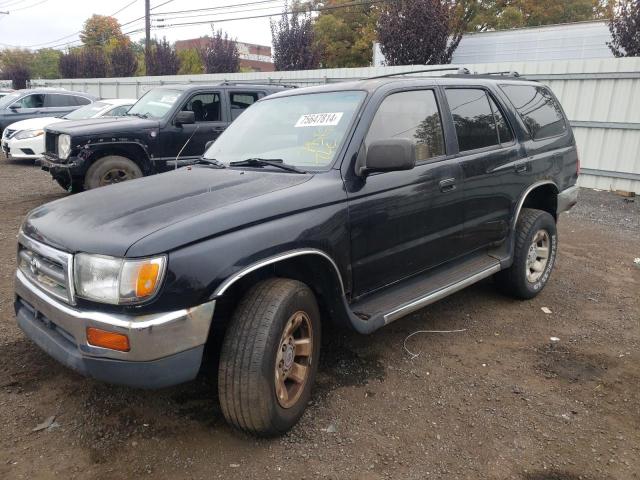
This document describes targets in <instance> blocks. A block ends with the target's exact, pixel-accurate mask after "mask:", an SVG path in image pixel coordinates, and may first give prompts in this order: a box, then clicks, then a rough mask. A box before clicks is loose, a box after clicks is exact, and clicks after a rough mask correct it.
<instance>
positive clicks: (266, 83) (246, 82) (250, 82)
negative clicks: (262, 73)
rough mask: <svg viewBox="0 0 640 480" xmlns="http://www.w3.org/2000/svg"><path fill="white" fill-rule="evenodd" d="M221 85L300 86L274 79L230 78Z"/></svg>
mask: <svg viewBox="0 0 640 480" xmlns="http://www.w3.org/2000/svg"><path fill="white" fill-rule="evenodd" d="M220 85H226V86H230V87H233V86H243V87H244V86H256V87H264V86H273V87H288V88H298V86H297V85H291V84H288V83H280V82H277V81H276V82H274V81H273V80H271V81H268V82H256V81H255V80H247V81H242V80H236V81H229V80H224V81H223V82H221V83H220Z"/></svg>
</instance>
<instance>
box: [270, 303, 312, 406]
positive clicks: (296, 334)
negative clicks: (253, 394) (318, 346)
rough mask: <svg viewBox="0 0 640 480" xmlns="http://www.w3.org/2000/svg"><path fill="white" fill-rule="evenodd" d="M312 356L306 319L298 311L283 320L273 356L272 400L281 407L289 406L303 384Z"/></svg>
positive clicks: (307, 320) (304, 383) (307, 375)
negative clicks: (273, 381)
mask: <svg viewBox="0 0 640 480" xmlns="http://www.w3.org/2000/svg"><path fill="white" fill-rule="evenodd" d="M312 355H313V329H312V327H311V319H310V318H309V316H308V315H307V314H306V313H305V312H303V311H301V310H299V311H297V312H296V313H294V314H293V315H291V317H290V318H289V320H288V321H287V324H286V326H285V328H284V330H283V332H282V337H281V338H280V345H279V347H278V353H277V355H276V372H275V383H276V397H277V398H278V403H279V404H280V406H281V407H282V408H291V407H293V406H294V405H295V404H296V402H297V401H298V399H299V398H300V395H302V392H303V391H304V387H305V385H306V383H307V379H308V378H309V372H310V370H311V358H312Z"/></svg>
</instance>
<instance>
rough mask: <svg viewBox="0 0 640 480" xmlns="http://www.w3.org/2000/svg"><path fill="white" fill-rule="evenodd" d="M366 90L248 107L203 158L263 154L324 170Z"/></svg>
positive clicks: (275, 100) (236, 158) (281, 99)
mask: <svg viewBox="0 0 640 480" xmlns="http://www.w3.org/2000/svg"><path fill="white" fill-rule="evenodd" d="M365 95H366V94H365V92H362V91H343V92H328V93H312V94H307V95H292V96H289V97H279V98H273V99H266V100H263V101H260V102H257V103H255V104H254V105H252V106H251V107H249V108H248V109H247V110H246V111H245V112H244V113H243V114H242V115H240V116H239V117H238V119H237V120H236V121H235V122H233V123H232V124H231V125H230V126H229V128H227V130H226V131H225V132H224V133H223V134H222V135H221V136H220V138H218V140H216V142H215V143H214V144H213V145H212V146H211V147H210V148H209V150H207V152H206V153H205V155H204V157H205V158H208V159H216V160H219V161H220V162H223V163H225V164H227V165H228V164H229V163H231V162H237V161H241V160H246V159H249V158H262V159H266V160H274V159H277V160H282V161H283V162H284V163H286V164H289V165H294V166H297V167H301V168H302V169H305V170H307V169H311V170H313V169H326V168H327V167H329V166H330V165H331V164H332V163H333V161H334V160H335V155H336V152H337V151H338V149H339V148H340V146H341V145H342V142H343V141H344V137H345V135H346V132H347V129H348V128H349V125H350V124H351V121H352V119H353V116H354V115H355V113H356V112H357V110H358V108H359V106H360V104H361V103H362V100H363V99H364V97H365Z"/></svg>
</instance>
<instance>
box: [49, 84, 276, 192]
mask: <svg viewBox="0 0 640 480" xmlns="http://www.w3.org/2000/svg"><path fill="white" fill-rule="evenodd" d="M284 89H285V87H283V86H275V85H248V84H233V83H228V82H225V83H220V84H214V85H171V86H166V87H158V88H154V89H153V90H150V91H149V92H147V93H146V94H145V95H144V96H143V97H142V98H140V100H138V102H137V103H136V104H135V105H134V106H133V107H131V109H130V110H129V111H128V113H127V115H126V116H125V117H124V118H123V117H120V118H106V117H105V118H98V119H91V120H82V121H76V122H65V123H58V124H56V125H53V126H51V127H49V128H46V129H45V132H46V138H45V145H46V151H45V155H44V159H43V160H42V168H43V169H44V170H47V171H49V172H50V173H51V175H52V176H53V178H54V179H55V180H56V181H57V182H58V183H59V184H60V186H62V187H63V188H64V189H65V190H69V191H73V192H77V191H81V190H83V189H86V190H89V189H92V188H96V187H101V186H104V185H110V184H112V183H120V182H123V181H125V180H131V179H134V178H138V177H142V176H145V175H152V174H154V173H159V172H163V171H165V170H167V169H170V168H172V167H175V166H177V165H184V164H187V163H190V162H191V161H193V160H194V159H197V158H199V157H200V156H202V154H203V152H204V150H205V146H206V144H207V143H208V142H211V141H213V140H215V139H216V138H217V137H218V136H219V135H220V134H221V133H222V132H223V131H224V129H225V128H227V126H228V125H229V124H230V123H231V122H232V121H234V120H235V119H236V118H238V116H239V115H240V114H241V113H242V112H243V111H244V110H245V109H246V108H247V107H249V106H250V105H252V104H253V103H254V102H257V101H258V100H259V99H261V98H262V97H265V96H267V95H269V94H271V93H275V92H279V91H282V90H284Z"/></svg>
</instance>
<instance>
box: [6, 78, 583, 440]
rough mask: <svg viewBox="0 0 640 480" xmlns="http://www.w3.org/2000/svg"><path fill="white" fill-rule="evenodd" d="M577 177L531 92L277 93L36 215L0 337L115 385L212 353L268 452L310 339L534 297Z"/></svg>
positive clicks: (242, 420) (302, 373)
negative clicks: (133, 177)
mask: <svg viewBox="0 0 640 480" xmlns="http://www.w3.org/2000/svg"><path fill="white" fill-rule="evenodd" d="M153 98H158V96H154V97H153ZM154 101H157V100H154ZM161 103H162V102H161ZM162 104H163V105H164V103H162ZM147 105H148V104H147ZM163 108H164V107H163ZM138 111H139V110H138ZM74 143H75V142H74ZM578 173H579V161H578V155H577V152H576V144H575V141H574V136H573V134H572V132H571V127H570V126H569V122H568V120H567V118H566V116H565V115H564V113H563V111H562V108H561V107H560V104H559V103H558V101H557V99H556V98H555V96H554V95H553V94H552V93H551V91H550V90H549V89H548V88H547V87H545V86H543V85H541V84H540V83H537V82H533V81H526V80H522V79H518V78H516V77H511V76H499V77H494V76H475V75H453V76H449V77H440V78H419V79H418V78H413V79H394V78H377V79H370V80H364V81H355V82H347V83H342V84H332V85H323V86H318V87H310V88H303V89H299V90H290V91H285V92H280V93H277V94H275V95H271V96H269V97H267V98H264V99H262V100H260V101H258V102H257V103H256V104H255V105H254V106H252V107H251V108H250V109H248V110H247V111H246V112H245V113H244V114H243V115H242V116H240V118H238V120H237V121H236V122H234V123H233V124H231V125H230V126H229V128H228V129H227V130H226V131H225V132H224V134H223V135H222V136H221V137H220V138H219V139H218V140H217V141H216V142H215V143H214V144H213V145H212V146H211V147H210V148H209V149H208V150H207V152H206V153H205V155H204V157H203V158H202V159H201V160H200V161H199V162H198V163H197V164H195V165H192V166H189V167H186V168H181V169H178V170H177V171H175V172H168V173H164V174H162V175H157V176H155V177H149V178H143V179H140V180H137V181H135V182H126V183H123V184H120V185H113V186H110V187H107V188H100V189H97V190H94V191H89V192H85V193H83V194H80V196H74V197H67V198H64V199H61V200H57V201H55V202H52V203H49V204H46V205H44V206H41V207H38V208H36V209H35V210H33V211H32V212H31V213H30V214H29V215H28V216H27V218H26V219H25V221H24V223H23V225H22V229H21V231H20V233H19V238H18V241H19V245H18V259H19V264H18V270H17V274H16V276H17V278H16V303H15V307H16V315H17V322H18V325H19V326H20V327H21V328H22V329H23V330H24V332H25V333H26V334H27V336H28V337H30V338H31V339H32V340H33V341H34V342H35V343H36V344H38V345H39V346H40V347H41V348H42V349H43V350H45V351H46V352H48V353H49V354H50V355H52V356H53V357H54V358H56V359H57V360H59V361H60V362H62V363H63V364H65V365H67V366H68V367H70V368H72V369H74V370H76V371H78V372H80V373H82V374H84V375H87V376H91V377H94V378H96V379H99V380H103V381H106V382H112V383H118V384H124V385H130V386H134V387H145V388H155V387H165V386H168V385H174V384H177V383H181V382H185V381H188V380H190V379H192V378H194V377H195V376H196V374H197V373H198V371H199V370H200V366H201V362H202V361H203V358H208V357H203V351H204V348H205V346H207V345H208V346H212V347H213V346H215V345H217V344H221V349H220V352H219V362H218V363H217V368H218V394H219V399H220V405H221V408H222V412H223V414H224V416H225V418H226V419H227V420H228V421H229V422H230V423H231V424H232V425H233V426H235V427H237V428H239V429H242V430H245V431H247V432H251V433H253V434H257V435H275V434H281V433H282V432H285V431H286V430H288V429H289V428H291V427H292V426H293V425H294V424H295V423H296V422H297V420H298V419H299V418H300V416H301V415H302V413H303V411H304V409H305V407H306V405H307V403H308V401H309V398H310V392H311V387H312V385H313V382H314V377H315V375H316V371H317V368H318V358H319V356H320V345H321V342H320V335H321V332H322V331H323V329H324V326H325V324H326V323H327V322H329V321H332V322H335V323H337V324H339V325H344V326H349V327H351V328H353V329H355V330H356V331H358V332H360V333H371V332H373V331H376V330H377V329H379V328H381V327H384V326H385V325H388V324H389V323H391V322H394V321H396V320H398V319H400V318H402V317H404V316H406V315H408V314H410V313H412V312H414V311H416V310H418V309H420V308H422V307H424V306H425V305H428V304H430V303H432V302H435V301H437V300H439V299H442V298H443V297H446V296H447V295H450V294H452V293H454V292H456V291H458V290H460V289H462V288H464V287H467V286H469V285H471V284H473V283H475V282H478V281H480V280H482V279H484V278H487V277H490V276H493V277H494V278H495V281H496V283H497V285H498V287H499V288H500V289H501V290H503V291H504V292H507V293H509V294H510V295H512V296H514V297H516V298H522V299H530V298H532V297H535V296H536V295H537V294H539V293H540V291H541V290H542V289H543V288H544V286H545V285H546V283H547V282H548V281H549V278H550V275H551V271H552V268H553V265H554V262H555V259H556V255H557V254H558V237H557V233H556V222H557V220H558V216H559V214H560V213H561V212H562V211H564V210H567V209H569V208H571V207H572V206H573V205H574V204H575V203H576V201H577V191H578V188H577V186H576V181H577V178H578ZM526 308H528V307H526ZM207 361H211V362H212V363H213V365H216V363H215V357H213V359H210V360H207ZM444 381H446V379H445V380H444Z"/></svg>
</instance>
